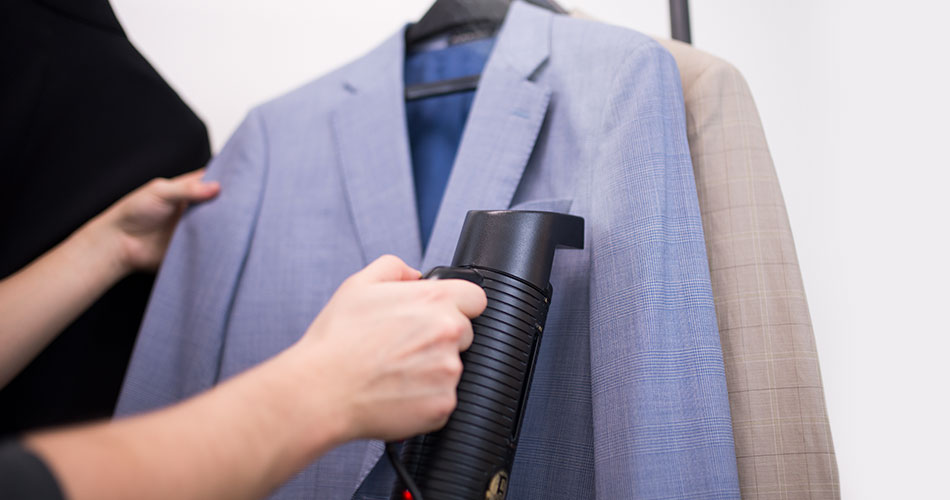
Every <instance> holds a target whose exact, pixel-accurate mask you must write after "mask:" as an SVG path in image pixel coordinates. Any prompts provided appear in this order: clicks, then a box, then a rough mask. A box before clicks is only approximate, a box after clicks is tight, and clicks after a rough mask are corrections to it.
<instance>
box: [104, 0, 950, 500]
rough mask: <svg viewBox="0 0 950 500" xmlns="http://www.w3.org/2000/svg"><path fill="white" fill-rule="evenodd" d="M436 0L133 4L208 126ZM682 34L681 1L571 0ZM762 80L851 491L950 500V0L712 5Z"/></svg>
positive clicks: (620, 20)
mask: <svg viewBox="0 0 950 500" xmlns="http://www.w3.org/2000/svg"><path fill="white" fill-rule="evenodd" d="M430 2H431V0H400V1H398V2H396V1H392V0H348V1H346V2H313V1H306V0H269V1H263V0H257V1H252V0H202V1H194V0H162V1H154V0H113V4H114V6H115V9H116V12H117V14H118V16H119V18H120V20H121V21H122V23H123V24H124V26H125V28H126V30H127V32H128V33H129V35H130V37H131V39H132V40H133V42H134V43H135V44H136V45H137V46H138V47H139V49H140V50H141V51H142V52H143V53H144V54H145V55H146V57H148V58H149V59H150V60H151V61H152V63H153V64H154V65H155V66H156V68H157V69H158V70H159V71H160V72H161V73H162V74H163V75H164V76H165V77H166V78H167V79H168V80H169V82H170V83H171V84H172V85H173V86H174V87H175V88H176V89H177V90H178V91H179V92H180V93H181V94H182V96H183V97H184V99H185V100H186V101H187V102H188V103H189V104H190V105H191V106H192V107H193V108H194V109H195V110H196V112H197V113H198V114H199V115H200V116H201V117H202V118H203V119H204V120H205V122H206V123H207V124H208V126H209V128H210V131H211V137H212V142H213V145H214V148H215V150H217V149H220V147H221V146H222V144H223V143H224V141H225V140H226V139H227V137H228V135H230V133H231V131H232V130H233V129H234V128H235V127H236V126H237V124H238V122H239V121H240V120H241V118H242V117H243V115H244V113H246V112H247V110H248V109H250V107H251V106H253V105H255V104H257V103H260V102H262V101H265V100H267V99H269V98H271V97H274V96H276V95H279V94H281V93H283V92H285V91H287V90H289V89H291V88H294V87H296V86H298V85H300V84H301V83H303V82H305V81H308V80H310V79H312V78H315V77H317V76H319V75H320V74H322V73H324V72H326V71H328V70H330V69H332V68H334V67H336V66H338V65H340V64H342V63H344V62H346V61H348V60H350V59H352V58H354V57H356V56H358V55H360V54H362V53H364V52H365V51H367V50H369V49H370V48H372V47H374V46H375V45H376V44H377V43H379V42H380V41H381V40H383V39H384V38H385V37H387V36H388V35H389V34H391V33H392V32H393V31H395V30H396V29H398V27H399V26H401V25H402V23H404V22H406V21H410V20H413V19H417V18H418V17H419V16H420V15H421V14H422V13H423V12H424V11H425V9H426V8H427V7H428V5H429V4H430ZM561 3H562V5H564V6H567V7H579V8H582V9H584V10H585V11H587V12H588V13H590V14H593V15H595V16H597V17H599V18H601V19H603V20H607V21H609V22H612V23H615V24H620V25H624V26H629V27H631V28H634V29H638V30H640V31H644V32H647V33H656V34H660V35H668V34H669V24H668V23H669V17H668V10H667V9H668V3H667V2H666V1H665V0H636V1H631V0H627V1H620V0H576V1H573V2H571V1H566V0H565V1H563V2H561ZM691 9H692V21H693V39H694V43H695V45H696V46H698V47H700V48H702V49H705V50H707V51H710V52H712V53H715V54H717V55H720V56H722V57H724V58H726V59H728V60H730V61H731V62H733V63H734V64H735V65H736V66H738V67H739V68H740V69H741V70H742V71H743V73H744V74H745V75H746V77H747V79H748V80H749V83H750V85H751V87H752V91H753V93H754V94H755V96H756V99H757V102H758V105H759V109H760V111H761V114H762V119H763V121H764V124H765V130H766V133H767V134H768V138H769V141H770V145H771V148H772V153H773V156H774V159H775V162H776V165H777V168H778V173H779V177H780V178H781V181H782V186H783V190H784V192H785V197H786V201H787V204H788V210H789V215H790V218H791V222H792V227H793V230H794V232H795V237H796V242H797V247H798V251H799V258H800V260H801V265H802V269H803V273H804V279H805V285H806V289H807V293H808V297H809V302H810V306H811V312H812V318H813V321H814V325H815V332H816V336H817V340H818V349H819V355H820V359H821V366H822V370H823V375H824V382H825V390H826V397H827V400H828V410H829V413H830V417H831V423H832V432H833V437H834V440H835V447H836V449H837V454H838V464H839V467H840V473H841V482H842V493H843V496H844V498H847V499H898V498H901V499H903V498H928V499H929V498H948V497H950V493H948V487H947V486H946V483H945V482H944V475H945V474H947V471H948V470H950V459H948V458H947V456H948V455H947V449H948V448H950V430H948V429H950V415H948V408H950V404H948V401H950V387H947V386H948V384H950V368H948V367H950V360H948V359H947V358H948V348H950V340H948V339H950V315H948V314H947V311H950V292H948V290H947V286H948V284H950V265H948V260H950V231H948V228H950V220H948V219H950V217H948V216H950V210H948V208H947V199H948V197H950V196H948V181H950V174H948V171H950V160H948V156H947V154H946V149H947V146H948V145H950V137H948V136H950V126H948V125H947V119H948V117H950V97H948V96H950V69H948V61H950V54H948V50H947V49H948V48H950V44H948V42H947V39H946V38H947V37H948V36H950V35H948V31H950V4H948V3H946V2H936V1H933V0H931V1H927V0H905V1H902V2H882V1H867V0H865V1H860V0H797V1H796V0H768V1H764V0H715V1H713V0H693V2H692V5H691Z"/></svg>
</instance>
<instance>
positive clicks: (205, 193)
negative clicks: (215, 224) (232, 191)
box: [153, 169, 220, 203]
mask: <svg viewBox="0 0 950 500" xmlns="http://www.w3.org/2000/svg"><path fill="white" fill-rule="evenodd" d="M203 174H204V169H201V170H195V171H193V172H189V173H187V174H182V175H179V176H178V177H175V178H174V179H170V180H161V181H159V182H155V183H153V186H154V187H153V189H154V193H155V194H156V195H157V196H158V197H160V198H162V199H163V200H166V201H167V202H169V203H181V202H185V203H188V202H197V201H205V200H208V199H210V198H213V197H214V196H215V195H217V194H218V191H220V185H219V184H218V183H217V182H203V181H202V180H201V176H202V175H203Z"/></svg>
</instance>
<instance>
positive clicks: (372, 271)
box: [348, 255, 422, 283]
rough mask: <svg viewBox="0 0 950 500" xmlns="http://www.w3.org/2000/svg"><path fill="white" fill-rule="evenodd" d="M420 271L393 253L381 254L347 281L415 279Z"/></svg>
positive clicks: (369, 281)
mask: <svg viewBox="0 0 950 500" xmlns="http://www.w3.org/2000/svg"><path fill="white" fill-rule="evenodd" d="M421 276H422V273H420V272H419V271H417V270H415V269H413V268H411V267H409V266H408V265H407V264H406V263H405V262H403V261H402V259H400V258H399V257H396V256H395V255H383V256H382V257H380V258H378V259H376V260H374V261H373V262H372V263H370V265H368V266H366V267H364V268H363V270H362V271H360V272H358V273H356V274H354V275H353V276H351V277H350V279H349V280H348V281H351V282H355V283H383V282H387V281H411V280H417V279H419V278H420V277H421Z"/></svg>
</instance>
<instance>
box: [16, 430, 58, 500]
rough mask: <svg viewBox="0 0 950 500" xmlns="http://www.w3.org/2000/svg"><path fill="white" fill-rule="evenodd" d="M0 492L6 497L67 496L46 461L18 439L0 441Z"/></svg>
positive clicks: (44, 499) (39, 499)
mask: <svg viewBox="0 0 950 500" xmlns="http://www.w3.org/2000/svg"><path fill="white" fill-rule="evenodd" d="M0 491H2V492H3V498H4V499H5V500H62V499H63V498H64V497H63V492H62V490H61V489H60V487H59V484H58V483H57V482H56V478H55V477H54V476H53V473H52V472H51V471H50V470H49V468H48V467H46V464H45V463H43V461H42V460H40V459H39V457H37V456H36V455H34V454H32V453H30V452H29V451H28V450H27V449H25V448H23V447H22V446H21V445H20V443H17V442H15V441H11V442H8V443H0Z"/></svg>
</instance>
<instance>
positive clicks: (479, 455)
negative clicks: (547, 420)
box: [392, 211, 584, 500]
mask: <svg viewBox="0 0 950 500" xmlns="http://www.w3.org/2000/svg"><path fill="white" fill-rule="evenodd" d="M558 246H564V247H571V248H583V246H584V219H583V218H581V217H576V216H573V215H565V214H558V213H552V212H529V211H471V212H469V213H468V215H467V216H466V218H465V224H464V225H463V227H462V233H461V236H460V237H459V243H458V246H457V248H456V250H455V257H454V259H453V261H452V267H437V268H435V269H433V270H432V271H430V272H429V273H428V274H427V275H426V277H427V278H429V279H466V280H469V281H472V282H474V283H476V284H479V285H481V286H482V288H483V289H484V290H485V293H486V295H487V296H488V307H487V308H486V309H485V312H484V313H482V315H481V316H479V317H478V318H476V319H474V320H472V326H473V329H474V332H475V337H474V341H473V343H472V346H471V348H469V349H468V350H467V351H466V352H464V353H462V363H463V364H464V367H465V368H464V370H463V372H462V377H461V380H460V382H459V385H458V407H457V408H456V410H455V411H454V412H453V413H452V415H451V417H450V418H449V421H448V423H447V424H446V425H445V427H444V428H442V429H441V430H439V431H437V432H433V433H430V434H426V435H423V436H417V437H415V438H412V439H410V440H408V441H407V442H406V443H405V445H404V447H403V452H402V458H401V462H402V463H403V464H405V467H406V469H407V470H408V473H409V475H410V476H411V477H412V478H413V479H414V481H415V483H416V485H417V486H418V488H419V490H420V492H421V493H422V497H423V498H424V500H482V499H485V500H503V499H504V498H505V495H506V492H507V489H508V481H509V474H510V471H511V465H512V461H513V460H514V455H515V448H516V446H517V444H518V434H519V431H520V428H521V420H522V417H523V415H524V408H525V403H526V401H527V399H528V389H529V387H530V385H531V375H532V373H533V368H534V360H535V357H536V355H537V353H538V347H539V346H540V342H541V336H542V334H543V332H544V321H545V319H546V317H547V312H548V305H549V304H550V303H551V293H552V287H551V284H550V282H549V279H550V275H551V266H552V263H553V260H554V251H555V248H556V247H558ZM392 498H393V499H394V500H405V499H407V498H410V495H408V493H407V490H406V485H404V484H402V482H401V481H397V483H396V486H395V488H394V490H393V496H392ZM416 500H420V499H416Z"/></svg>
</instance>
